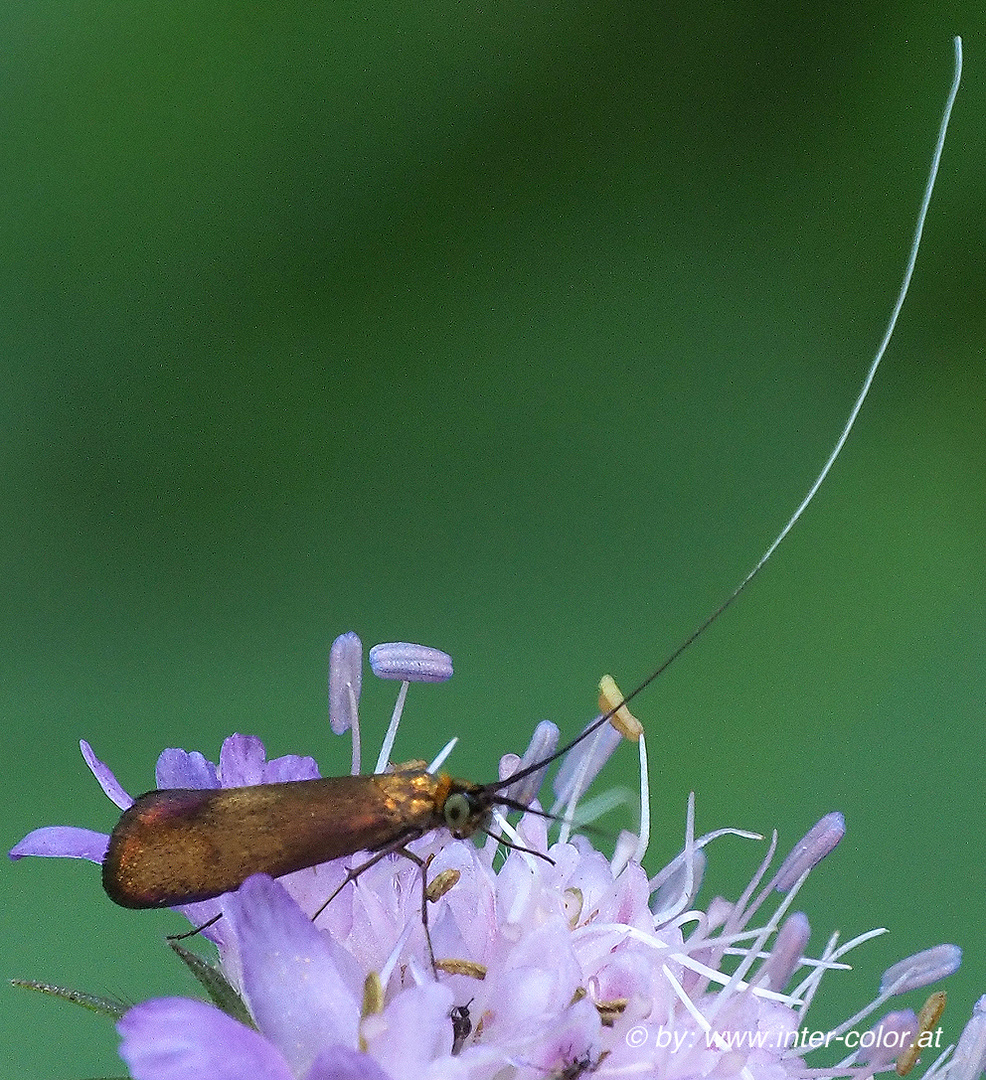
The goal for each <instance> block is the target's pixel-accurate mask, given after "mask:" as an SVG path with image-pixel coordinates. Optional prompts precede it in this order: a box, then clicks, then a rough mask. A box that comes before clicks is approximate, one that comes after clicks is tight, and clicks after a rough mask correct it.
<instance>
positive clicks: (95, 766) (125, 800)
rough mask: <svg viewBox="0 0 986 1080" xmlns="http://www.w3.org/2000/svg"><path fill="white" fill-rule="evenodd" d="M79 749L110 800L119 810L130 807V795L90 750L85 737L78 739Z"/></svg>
mask: <svg viewBox="0 0 986 1080" xmlns="http://www.w3.org/2000/svg"><path fill="white" fill-rule="evenodd" d="M79 749H80V750H81V751H82V756H83V757H84V758H85V761H86V764H87V765H88V766H89V770H90V772H91V773H92V775H93V776H95V777H96V779H97V780H98V781H99V786H100V787H101V788H102V789H103V791H104V792H105V793H106V796H107V797H108V798H109V799H110V800H111V801H112V802H115V803H116V805H117V806H119V808H120V809H121V810H126V809H128V808H129V807H131V806H132V805H133V799H132V798H131V796H130V795H128V794H127V793H126V792H125V791H124V790H123V788H122V787H121V786H120V781H119V780H117V778H116V777H115V776H114V775H113V773H112V771H111V770H110V769H109V768H108V767H107V766H106V765H104V764H103V762H101V761H100V760H99V758H98V757H96V755H95V754H94V753H93V752H92V747H91V746H90V745H89V743H87V742H86V740H85V739H80V740H79Z"/></svg>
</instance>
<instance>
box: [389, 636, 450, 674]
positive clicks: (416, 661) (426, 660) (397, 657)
mask: <svg viewBox="0 0 986 1080" xmlns="http://www.w3.org/2000/svg"><path fill="white" fill-rule="evenodd" d="M370 667H371V668H373V674H374V675H376V676H377V678H379V679H403V680H404V681H405V682H445V680H446V679H451V678H452V657H451V656H449V654H448V653H443V652H442V651H441V649H432V648H429V646H427V645H412V644H410V643H409V642H407V641H387V642H384V643H383V644H382V645H374V646H373V648H372V649H370Z"/></svg>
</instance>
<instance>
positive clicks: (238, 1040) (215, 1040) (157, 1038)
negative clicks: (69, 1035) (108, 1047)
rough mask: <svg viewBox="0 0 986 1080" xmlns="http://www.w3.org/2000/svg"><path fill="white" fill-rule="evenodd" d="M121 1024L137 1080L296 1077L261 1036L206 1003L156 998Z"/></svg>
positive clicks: (124, 1047) (125, 1053) (129, 1063)
mask: <svg viewBox="0 0 986 1080" xmlns="http://www.w3.org/2000/svg"><path fill="white" fill-rule="evenodd" d="M116 1027H117V1031H119V1032H120V1035H121V1036H122V1037H123V1042H122V1043H121V1044H120V1057H122V1058H123V1060H124V1061H125V1062H126V1063H127V1066H128V1067H129V1069H130V1072H131V1075H132V1076H133V1077H134V1080H202V1078H203V1077H208V1078H209V1080H255V1078H259V1077H263V1080H293V1077H292V1075H291V1070H290V1069H289V1068H288V1066H287V1063H286V1062H285V1061H284V1059H283V1058H282V1057H281V1055H280V1054H279V1053H278V1052H277V1050H276V1049H275V1048H274V1047H273V1046H272V1045H271V1044H270V1043H269V1042H268V1041H267V1040H266V1039H265V1038H264V1037H263V1036H262V1035H260V1034H258V1033H257V1032H256V1031H251V1030H250V1029H249V1028H248V1027H244V1025H243V1024H241V1023H239V1022H238V1021H236V1020H234V1019H233V1018H232V1017H229V1016H227V1015H226V1014H225V1013H223V1012H220V1011H219V1009H217V1008H215V1006H213V1005H207V1004H206V1003H205V1002H204V1001H193V1000H191V999H190V998H155V999H154V1000H152V1001H145V1002H144V1003H143V1004H142V1005H137V1006H135V1007H134V1008H132V1009H130V1010H129V1011H128V1012H127V1013H126V1015H125V1016H124V1017H123V1019H121V1020H120V1021H119V1023H118V1024H117V1025H116Z"/></svg>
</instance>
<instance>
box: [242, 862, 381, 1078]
mask: <svg viewBox="0 0 986 1080" xmlns="http://www.w3.org/2000/svg"><path fill="white" fill-rule="evenodd" d="M225 915H226V918H227V919H228V920H229V923H230V926H231V928H232V932H233V933H234V934H235V935H236V938H237V939H238V942H239V948H240V960H241V963H242V967H243V994H244V997H245V998H246V1001H247V1004H248V1005H249V1007H250V1012H251V1013H252V1014H253V1016H254V1018H255V1020H256V1021H257V1026H258V1027H259V1028H260V1030H261V1031H262V1032H263V1033H264V1034H265V1035H266V1036H267V1037H268V1038H270V1040H271V1041H272V1042H273V1043H274V1045H275V1046H277V1047H278V1048H279V1049H280V1051H281V1052H282V1053H283V1054H284V1056H285V1058H286V1060H287V1062H288V1064H289V1065H290V1067H291V1070H292V1072H293V1073H294V1074H295V1075H297V1076H303V1075H304V1074H305V1072H306V1071H307V1070H308V1069H309V1068H310V1067H311V1065H312V1063H313V1062H314V1061H315V1059H316V1057H317V1056H318V1054H319V1052H320V1051H321V1050H323V1049H324V1048H325V1047H326V1046H331V1045H334V1044H336V1043H342V1044H343V1045H345V1046H355V1045H356V1041H357V1035H358V1030H357V1029H358V1025H359V1016H360V1003H359V1002H358V1001H357V1000H356V999H355V998H354V997H353V995H352V993H351V992H350V989H349V986H348V984H347V983H346V981H345V980H344V979H343V978H342V976H341V975H340V973H339V969H338V967H337V965H336V962H335V960H336V955H335V951H334V949H333V945H332V942H331V941H330V940H329V939H328V938H327V937H326V935H324V934H323V933H322V932H321V931H320V930H318V929H316V927H315V926H313V924H312V922H311V920H310V919H309V918H308V917H307V916H306V915H305V914H304V912H302V910H301V908H299V907H298V905H297V904H296V903H295V902H294V900H292V899H291V897H290V896H289V895H288V893H287V892H286V890H285V889H284V887H283V886H282V885H281V884H279V883H278V882H276V881H273V880H272V879H271V878H269V877H266V876H265V875H262V874H256V875H254V876H253V877H251V878H247V880H246V881H245V882H244V883H243V885H241V886H240V888H239V889H238V890H237V892H235V893H233V894H232V895H231V896H229V897H228V898H227V899H226V902H225Z"/></svg>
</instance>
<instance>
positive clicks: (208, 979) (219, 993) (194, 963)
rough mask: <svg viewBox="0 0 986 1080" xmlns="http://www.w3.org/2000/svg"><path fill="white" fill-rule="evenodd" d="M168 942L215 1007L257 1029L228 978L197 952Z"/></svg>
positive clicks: (176, 943)
mask: <svg viewBox="0 0 986 1080" xmlns="http://www.w3.org/2000/svg"><path fill="white" fill-rule="evenodd" d="M168 944H169V945H170V946H171V948H172V949H174V951H175V952H176V953H177V954H178V956H179V957H180V958H181V959H182V960H183V961H184V962H185V964H186V965H187V967H188V970H189V971H190V972H191V973H192V974H193V975H194V976H195V978H196V979H198V981H199V982H200V983H201V984H202V986H203V987H205V991H206V993H207V994H208V995H209V997H210V998H211V999H212V1003H213V1004H214V1005H215V1006H216V1007H217V1008H220V1009H222V1011H223V1012H224V1013H226V1015H227V1016H231V1017H232V1018H233V1019H234V1020H239V1021H240V1023H241V1024H246V1026H247V1027H251V1028H253V1029H254V1031H256V1030H257V1026H256V1024H254V1022H253V1017H251V1016H250V1010H249V1009H248V1008H247V1007H246V1004H245V1002H244V1001H243V998H241V997H240V995H239V994H238V993H237V992H236V991H235V990H234V989H233V987H232V986H231V985H230V982H229V980H228V979H227V978H226V976H225V975H224V974H223V973H222V972H221V971H220V970H219V968H217V967H216V966H215V964H210V963H209V961H208V960H204V959H203V958H202V957H201V956H199V954H198V953H194V952H192V951H191V950H190V949H186V948H184V947H183V946H181V945H179V944H178V942H177V941H171V940H169V941H168Z"/></svg>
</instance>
